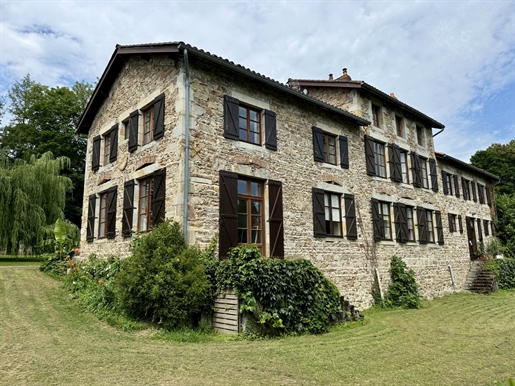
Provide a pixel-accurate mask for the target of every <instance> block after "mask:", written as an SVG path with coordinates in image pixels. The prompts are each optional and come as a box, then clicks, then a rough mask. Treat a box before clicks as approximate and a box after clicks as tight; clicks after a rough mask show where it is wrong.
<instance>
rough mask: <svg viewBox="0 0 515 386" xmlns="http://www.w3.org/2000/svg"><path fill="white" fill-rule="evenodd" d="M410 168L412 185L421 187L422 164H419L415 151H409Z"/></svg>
mask: <svg viewBox="0 0 515 386" xmlns="http://www.w3.org/2000/svg"><path fill="white" fill-rule="evenodd" d="M411 170H412V173H413V186H414V187H416V188H421V187H422V166H421V165H420V157H419V155H418V154H417V153H411Z"/></svg>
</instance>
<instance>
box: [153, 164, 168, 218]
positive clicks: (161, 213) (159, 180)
mask: <svg viewBox="0 0 515 386" xmlns="http://www.w3.org/2000/svg"><path fill="white" fill-rule="evenodd" d="M165 198H166V168H163V169H160V170H158V171H157V172H155V173H154V187H153V191H152V218H151V219H150V223H151V224H152V226H154V225H158V224H159V223H161V222H162V221H163V220H164V218H165V216H166V213H165Z"/></svg>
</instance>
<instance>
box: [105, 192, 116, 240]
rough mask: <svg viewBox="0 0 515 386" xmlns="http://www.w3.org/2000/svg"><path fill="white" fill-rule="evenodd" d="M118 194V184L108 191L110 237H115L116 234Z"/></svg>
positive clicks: (107, 233)
mask: <svg viewBox="0 0 515 386" xmlns="http://www.w3.org/2000/svg"><path fill="white" fill-rule="evenodd" d="M116 196H117V186H114V187H112V188H109V189H108V191H107V232H106V237H107V238H108V239H114V237H115V235H116Z"/></svg>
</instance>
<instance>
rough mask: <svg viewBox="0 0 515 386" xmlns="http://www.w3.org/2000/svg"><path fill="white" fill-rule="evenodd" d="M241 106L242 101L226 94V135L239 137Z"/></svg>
mask: <svg viewBox="0 0 515 386" xmlns="http://www.w3.org/2000/svg"><path fill="white" fill-rule="evenodd" d="M239 108H240V101H239V100H238V99H236V98H233V97H230V96H229V95H224V137H225V138H228V139H239V138H240V136H239V127H240V126H239V123H238V122H239Z"/></svg>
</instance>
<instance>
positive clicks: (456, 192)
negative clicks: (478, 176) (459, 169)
mask: <svg viewBox="0 0 515 386" xmlns="http://www.w3.org/2000/svg"><path fill="white" fill-rule="evenodd" d="M452 178H453V180H454V191H455V194H456V197H458V198H459V197H460V184H459V183H458V176H457V175H456V174H455V175H453V176H452Z"/></svg>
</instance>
